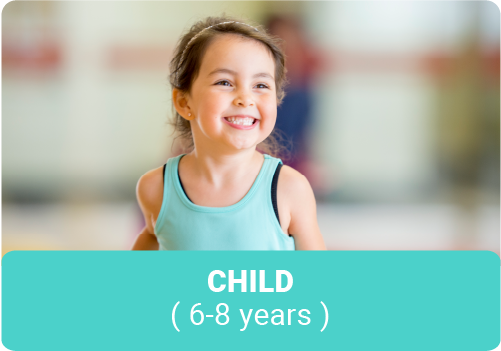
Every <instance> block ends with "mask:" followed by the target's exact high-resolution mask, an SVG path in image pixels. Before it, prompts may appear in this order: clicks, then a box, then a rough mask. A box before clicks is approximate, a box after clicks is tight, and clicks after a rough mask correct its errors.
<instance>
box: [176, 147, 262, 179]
mask: <svg viewBox="0 0 501 351" xmlns="http://www.w3.org/2000/svg"><path fill="white" fill-rule="evenodd" d="M183 159H184V160H183V163H185V165H186V166H188V168H189V169H192V170H193V171H194V172H195V173H196V174H197V175H198V176H199V177H202V178H205V179H206V181H207V182H209V183H212V184H214V185H223V184H225V182H228V181H229V180H234V179H239V178H241V177H243V176H244V175H245V174H247V173H248V172H249V171H250V170H253V169H255V168H256V166H259V167H260V166H261V165H262V163H263V155H261V154H260V153H259V152H258V151H256V148H255V147H254V148H250V149H245V150H233V151H228V152H207V151H206V150H205V149H204V148H197V147H196V146H195V149H194V150H193V151H192V152H191V153H189V154H188V155H186V156H185V157H183Z"/></svg>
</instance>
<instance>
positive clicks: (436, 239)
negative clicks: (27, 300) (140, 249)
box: [2, 202, 500, 254]
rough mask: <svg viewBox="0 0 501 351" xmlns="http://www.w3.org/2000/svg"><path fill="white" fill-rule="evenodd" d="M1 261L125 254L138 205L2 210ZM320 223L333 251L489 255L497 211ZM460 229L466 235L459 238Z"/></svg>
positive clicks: (325, 216)
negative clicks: (42, 253) (18, 253)
mask: <svg viewBox="0 0 501 351" xmlns="http://www.w3.org/2000/svg"><path fill="white" fill-rule="evenodd" d="M2 214H3V221H2V235H3V239H2V254H5V253H6V252H8V251H11V250H127V249H129V248H130V247H131V245H132V242H133V240H134V238H135V236H136V235H137V233H139V231H140V229H141V228H140V227H141V217H140V213H139V211H138V208H137V205H136V204H135V203H133V202H130V203H118V204H117V203H114V204H97V205H96V204H87V205H68V204H65V205H63V204H54V205H30V206H21V205H12V204H4V205H3V213H2ZM318 222H319V225H320V229H321V231H322V234H323V236H324V239H325V242H326V245H327V247H328V248H329V249H333V250H456V249H466V250H491V251H494V252H496V253H498V254H499V245H500V243H499V230H500V225H499V207H496V206H491V207H488V206H484V207H479V208H478V209H477V210H476V211H474V212H472V213H464V212H462V211H461V210H460V209H459V208H457V207H454V206H450V205H384V206H382V205H378V206H376V205H374V206H371V205H349V206H348V205H325V204H319V206H318ZM465 228H466V234H465Z"/></svg>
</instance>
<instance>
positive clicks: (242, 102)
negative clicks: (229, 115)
mask: <svg viewBox="0 0 501 351" xmlns="http://www.w3.org/2000/svg"><path fill="white" fill-rule="evenodd" d="M233 103H234V104H235V105H236V106H239V107H248V106H254V100H253V98H252V95H251V94H249V92H247V91H244V90H241V91H239V92H238V94H237V96H236V97H235V100H233Z"/></svg>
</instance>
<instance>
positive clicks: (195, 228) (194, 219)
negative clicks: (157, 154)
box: [155, 155, 294, 250]
mask: <svg viewBox="0 0 501 351" xmlns="http://www.w3.org/2000/svg"><path fill="white" fill-rule="evenodd" d="M183 156H184V155H180V156H177V157H174V158H171V159H169V160H168V161H167V166H166V169H165V177H164V194H163V201H162V207H161V208H160V212H159V214H158V218H157V222H156V225H155V234H156V236H157V239H158V243H159V249H160V250H294V239H293V238H292V237H291V236H289V235H288V234H284V232H283V231H282V228H281V227H280V224H279V222H278V220H277V217H276V215H275V212H274V210H273V204H272V202H271V183H272V179H273V174H274V173H275V170H276V168H277V165H278V163H279V162H281V161H280V160H279V159H277V158H274V157H271V156H269V155H264V163H263V166H262V167H261V171H260V172H259V174H258V176H257V178H256V180H255V181H254V184H253V185H252V187H251V188H250V190H249V192H248V193H247V194H246V195H245V196H244V198H243V199H242V200H240V201H239V202H237V203H236V204H234V205H231V206H228V207H205V206H198V205H195V204H194V203H193V202H191V201H190V200H189V199H188V197H187V196H186V194H185V192H184V190H183V188H182V186H181V182H180V180H179V173H178V165H179V160H180V159H181V157H183Z"/></svg>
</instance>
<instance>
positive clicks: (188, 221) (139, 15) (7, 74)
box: [2, 1, 500, 255]
mask: <svg viewBox="0 0 501 351" xmlns="http://www.w3.org/2000/svg"><path fill="white" fill-rule="evenodd" d="M2 33H3V34H2V255H5V254H6V253H7V252H10V251H17V250H488V251H492V252H494V253H496V254H497V255H499V254H500V140H499V134H500V11H499V8H498V6H497V5H496V4H495V3H493V2H490V1H436V2H435V1H410V2H407V1H395V2H382V1H381V2H379V1H371V2H350V1H235V2H233V1H228V2H226V1H200V2H198V1H187V2H182V1H165V2H139V1H131V2H125V1H124V2H71V1H68V2H63V1H43V2H38V1H21V2H17V1H14V2H10V3H8V4H7V5H5V7H4V8H3V12H2Z"/></svg>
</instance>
